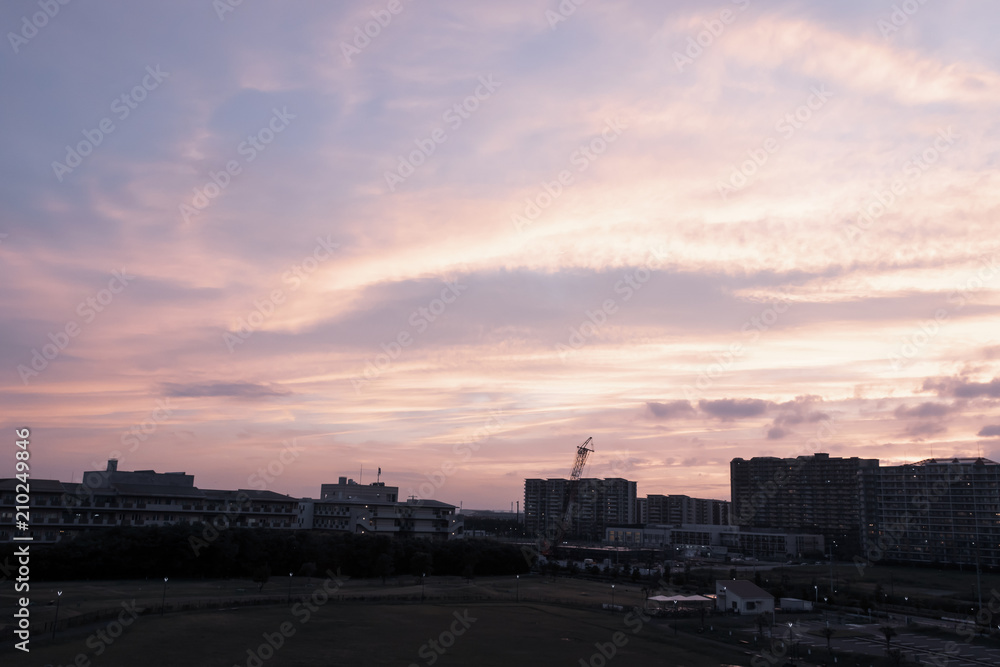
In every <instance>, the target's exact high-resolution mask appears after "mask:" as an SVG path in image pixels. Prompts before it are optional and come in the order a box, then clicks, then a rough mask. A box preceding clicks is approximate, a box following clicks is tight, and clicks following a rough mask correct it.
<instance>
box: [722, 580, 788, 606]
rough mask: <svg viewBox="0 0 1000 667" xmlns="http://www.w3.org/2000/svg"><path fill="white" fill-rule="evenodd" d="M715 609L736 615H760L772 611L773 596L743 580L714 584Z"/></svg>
mask: <svg viewBox="0 0 1000 667" xmlns="http://www.w3.org/2000/svg"><path fill="white" fill-rule="evenodd" d="M715 608H716V609H719V610H720V611H727V610H729V611H734V612H736V613H737V614H762V613H764V612H773V611H774V596H773V595H771V594H770V593H768V592H767V591H765V590H764V589H763V588H761V587H760V586H757V585H756V584H754V583H753V582H751V581H746V580H743V579H734V580H722V581H716V582H715Z"/></svg>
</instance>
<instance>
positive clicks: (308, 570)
mask: <svg viewBox="0 0 1000 667" xmlns="http://www.w3.org/2000/svg"><path fill="white" fill-rule="evenodd" d="M314 574H316V563H302V567H300V568H299V576H300V577H307V578H308V579H309V583H310V584H312V577H313V575H314Z"/></svg>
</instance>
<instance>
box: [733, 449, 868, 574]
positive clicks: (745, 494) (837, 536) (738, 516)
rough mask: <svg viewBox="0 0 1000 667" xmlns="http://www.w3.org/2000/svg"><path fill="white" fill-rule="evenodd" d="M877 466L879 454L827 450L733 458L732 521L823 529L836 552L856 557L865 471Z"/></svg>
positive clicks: (807, 530)
mask: <svg viewBox="0 0 1000 667" xmlns="http://www.w3.org/2000/svg"><path fill="white" fill-rule="evenodd" d="M874 469H878V459H861V458H858V457H851V458H839V457H830V455H829V454H823V453H820V454H814V455H812V456H799V457H796V458H775V457H770V456H764V457H754V458H752V459H749V460H745V459H742V458H736V459H733V460H732V462H731V463H730V484H731V489H732V506H731V508H730V516H729V522H730V523H731V524H735V525H740V526H744V527H751V528H774V529H778V530H784V531H791V532H803V533H813V534H819V535H823V537H824V538H825V539H826V543H827V548H828V549H830V548H832V549H833V552H834V554H835V555H837V556H839V557H842V558H848V557H852V556H854V555H856V554H857V553H859V552H860V550H861V543H862V530H861V516H862V512H863V510H864V509H865V503H864V500H863V497H862V489H861V475H862V473H863V472H865V471H871V470H874Z"/></svg>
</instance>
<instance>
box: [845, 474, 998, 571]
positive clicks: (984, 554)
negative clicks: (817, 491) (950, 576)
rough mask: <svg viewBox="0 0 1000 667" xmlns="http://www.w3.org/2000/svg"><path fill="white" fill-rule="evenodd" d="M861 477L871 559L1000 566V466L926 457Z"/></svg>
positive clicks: (866, 553)
mask: <svg viewBox="0 0 1000 667" xmlns="http://www.w3.org/2000/svg"><path fill="white" fill-rule="evenodd" d="M861 482H862V489H861V492H862V496H863V497H864V499H865V513H864V516H863V521H864V526H863V530H864V538H865V540H864V545H863V554H862V555H863V557H864V558H865V559H866V560H869V561H873V562H874V561H879V560H892V561H899V562H906V563H923V564H936V563H948V564H960V565H966V566H969V567H975V566H976V564H977V563H978V565H979V566H980V567H984V568H985V567H990V568H997V567H1000V464H998V463H996V462H995V461H991V460H989V459H984V458H951V459H927V460H925V461H920V462H918V463H912V464H904V465H896V466H881V467H878V468H874V469H870V470H866V471H865V473H864V474H863V475H862V477H861Z"/></svg>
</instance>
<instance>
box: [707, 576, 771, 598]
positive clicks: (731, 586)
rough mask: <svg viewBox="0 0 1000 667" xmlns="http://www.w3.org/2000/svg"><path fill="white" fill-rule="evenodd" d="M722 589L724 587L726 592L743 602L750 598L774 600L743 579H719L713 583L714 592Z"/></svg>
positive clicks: (755, 585)
mask: <svg viewBox="0 0 1000 667" xmlns="http://www.w3.org/2000/svg"><path fill="white" fill-rule="evenodd" d="M723 587H725V589H726V591H727V592H729V593H733V594H734V595H738V596H740V597H741V598H743V599H744V600H746V599H750V598H763V599H771V600H773V599H774V596H773V595H771V594H770V593H768V592H767V591H765V590H764V589H763V588H761V587H760V586H758V585H757V584H755V583H753V582H752V581H747V580H745V579H735V580H731V581H726V580H724V579H721V580H718V581H716V582H715V589H716V590H721V589H722V588H723Z"/></svg>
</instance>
